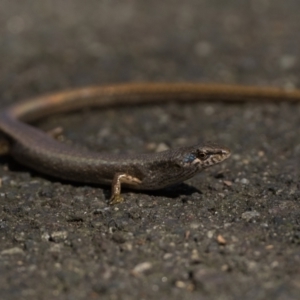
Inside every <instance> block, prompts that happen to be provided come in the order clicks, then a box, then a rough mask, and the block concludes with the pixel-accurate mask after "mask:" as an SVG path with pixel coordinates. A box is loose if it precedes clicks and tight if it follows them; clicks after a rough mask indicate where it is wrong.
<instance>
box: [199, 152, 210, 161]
mask: <svg viewBox="0 0 300 300" xmlns="http://www.w3.org/2000/svg"><path fill="white" fill-rule="evenodd" d="M198 157H199V158H200V159H201V160H206V159H207V158H208V154H206V153H204V152H200V153H199V154H198Z"/></svg>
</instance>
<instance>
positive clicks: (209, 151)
mask: <svg viewBox="0 0 300 300" xmlns="http://www.w3.org/2000/svg"><path fill="white" fill-rule="evenodd" d="M230 154H231V152H230V150H229V149H228V148H225V147H220V146H216V145H207V146H203V145H196V146H192V147H188V148H184V149H182V152H181V153H179V156H177V157H176V160H177V164H178V165H179V166H180V167H183V168H193V169H199V171H200V170H202V169H205V168H208V167H210V166H213V165H216V164H219V163H221V162H222V161H224V160H225V159H227V158H228V157H229V156H230Z"/></svg>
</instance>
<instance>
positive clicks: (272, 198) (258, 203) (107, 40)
mask: <svg viewBox="0 0 300 300" xmlns="http://www.w3.org/2000/svg"><path fill="white" fill-rule="evenodd" d="M0 6H1V9H0V37H1V38H0V65H1V68H0V92H1V100H0V108H3V107H5V106H6V105H7V104H9V103H13V102H15V101H18V100H20V99H23V98H27V97H29V96H34V95H39V94H42V93H46V92H50V91H56V90H60V89H64V88H70V87H79V86H83V85H87V84H98V83H99V84H105V83H115V82H131V81H134V82H135V81H201V82H211V81H214V82H225V83H243V84H255V85H266V84H267V85H274V86H277V85H279V86H284V87H288V88H290V87H291V88H292V87H295V86H300V83H299V77H300V69H299V58H298V55H299V47H300V45H299V44H300V39H299V30H300V19H299V9H300V3H299V1H296V0H286V1H281V0H273V1H268V0H264V1H261V0H256V1H249V0H246V1H240V0H231V1H223V0H212V1H204V0H185V1H175V0H164V1H158V0H155V1H154V0H152V1H140V0H131V1H129V0H128V1H124V0H114V1H108V0H101V1H98V0H87V1H80V0H76V1H59V0H56V1H55V0H49V1H48V0H43V1H39V0H23V1H10V0H1V1H0ZM37 125H38V126H40V127H41V128H43V129H50V128H53V127H55V126H57V125H61V126H63V127H64V129H65V136H66V139H67V140H71V141H72V142H73V143H76V144H84V145H85V146H87V147H89V148H91V149H97V150H105V151H111V152H115V153H118V152H120V151H122V152H131V151H136V152H141V151H150V150H151V149H153V148H156V147H158V146H160V145H167V146H177V145H182V144H185V145H188V144H193V143H194V142H198V141H199V140H213V141H217V142H219V143H221V144H224V145H226V146H228V147H230V148H231V149H232V151H233V156H232V158H231V159H230V160H228V161H227V162H226V163H224V164H222V165H220V166H218V167H215V168H212V169H210V170H208V171H207V172H204V173H202V174H200V175H199V176H197V177H195V178H194V179H192V180H190V181H188V182H187V183H185V184H181V185H178V186H176V187H174V188H170V189H168V190H165V191H163V192H159V193H153V194H144V193H131V192H130V191H128V192H126V193H125V199H126V202H125V203H123V204H121V205H118V206H115V207H109V206H107V199H108V197H109V188H101V187H97V186H85V185H75V184H72V183H69V182H61V181H59V180H56V179H53V178H48V177H46V176H44V175H42V174H38V173H36V172H33V171H32V170H30V169H28V168H25V167H22V166H21V165H19V164H17V163H15V162H14V161H13V160H12V159H10V158H8V157H3V158H1V161H0V178H1V188H0V274H1V276H0V298H1V299H9V300H10V299H54V297H55V299H75V300H76V299H100V298H101V299H216V298H217V299H226V300H227V299H249V300H250V299H299V292H300V267H299V266H300V186H299V179H300V176H299V174H300V172H299V163H300V158H299V157H300V104H284V103H282V104H271V103H267V104H264V103H258V104H250V103H246V104H241V105H238V104H230V105H225V104H213V103H202V104H200V103H199V104H189V105H184V106H180V105H177V104H169V105H164V106H147V107H134V108H122V109H119V110H111V109H109V110H105V111H95V110H86V111H84V112H79V113H74V114H69V115H67V116H65V115H58V116H54V117H51V118H49V119H47V120H43V122H40V123H39V124H37Z"/></svg>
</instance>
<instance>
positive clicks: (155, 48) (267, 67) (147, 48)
mask: <svg viewBox="0 0 300 300" xmlns="http://www.w3.org/2000/svg"><path fill="white" fill-rule="evenodd" d="M0 6H1V7H0V8H1V9H0V37H1V39H0V43H1V44H0V62H1V69H0V79H1V80H0V89H1V94H2V100H1V104H2V102H3V101H9V100H8V97H14V98H15V97H18V98H19V97H20V96H23V95H24V94H25V95H26V94H33V93H38V92H43V91H46V90H57V89H61V88H65V87H70V86H72V87H73V86H82V85H87V84H98V83H99V84H104V83H113V82H127V81H202V82H208V81H210V82H211V81H214V82H226V83H245V84H258V85H264V84H269V85H281V86H286V85H287V86H294V85H297V84H298V77H299V76H297V75H298V74H297V71H298V69H299V61H298V49H299V35H298V33H299V30H300V28H299V27H300V21H299V17H298V8H299V3H298V2H297V1H296V0H287V1H284V2H283V1H280V0H278V1H276V0H275V1H270V0H247V1H238V0H230V1H226V2H224V1H222V0H212V1H203V0H186V1H176V0H165V1H156V0H153V1H137V0H115V1H109V0H101V1H96V0H95V1H93V0H87V1H84V2H83V1H79V0H78V1H76V0H74V1H69V0H66V1H59V0H54V1H53V0H51V1H49V0H43V1H38V0H24V1H9V0H1V2H0ZM3 95H4V96H5V97H3Z"/></svg>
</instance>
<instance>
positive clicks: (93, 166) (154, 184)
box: [0, 83, 300, 203]
mask: <svg viewBox="0 0 300 300" xmlns="http://www.w3.org/2000/svg"><path fill="white" fill-rule="evenodd" d="M199 100H217V101H246V100H247V101H257V100H272V101H299V100H300V91H299V90H294V91H288V90H284V89H280V88H259V87H245V86H231V85H217V84H210V85H209V84H204V85H203V84H192V83H174V84H171V83H146V84H124V85H115V86H107V87H88V88H82V89H75V90H71V91H66V92H61V93H57V94H53V95H46V96H42V97H39V98H35V99H31V100H27V101H25V102H22V103H19V104H16V105H13V106H11V107H8V108H7V109H6V110H4V111H2V112H0V131H1V132H2V133H4V134H5V136H7V137H8V139H9V140H10V149H9V153H10V154H11V155H12V156H13V157H14V158H15V159H16V160H17V161H19V162H20V163H22V164H24V165H27V166H29V167H31V168H33V169H36V170H38V171H40V172H43V173H46V174H49V175H52V176H55V177H59V178H63V179H69V180H74V181H79V182H90V183H101V184H112V198H111V203H118V202H121V201H122V197H121V196H120V191H121V185H124V186H127V187H130V188H132V189H142V190H154V189H160V188H163V187H165V186H168V185H171V184H175V183H177V182H181V181H184V180H186V179H188V178H191V177H193V176H194V175H195V174H196V173H198V172H200V171H201V170H203V169H204V168H207V167H209V166H212V165H215V164H217V163H220V162H222V161H224V160H225V159H227V158H228V157H229V156H230V151H229V149H227V148H225V147H221V146H216V145H195V146H191V147H184V148H178V149H171V150H168V151H163V152H160V153H154V154H135V155H108V154H101V153H95V152H91V151H87V150H81V149H74V148H73V147H71V146H68V145H66V144H63V143H60V142H58V141H57V140H55V139H53V138H51V137H50V136H49V135H48V134H46V133H44V132H42V131H40V130H39V129H37V128H34V127H32V126H31V125H28V124H26V123H24V122H32V121H34V120H36V119H39V118H41V117H44V116H46V115H49V114H52V113H55V112H62V111H70V110H76V109H80V108H82V107H86V106H98V107H107V106H118V105H137V104H142V103H155V102H159V103H161V102H167V101H177V102H186V101H199ZM3 149H5V147H3V146H2V150H3ZM5 150H7V149H5ZM3 152H4V151H3ZM0 153H1V151H0Z"/></svg>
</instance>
